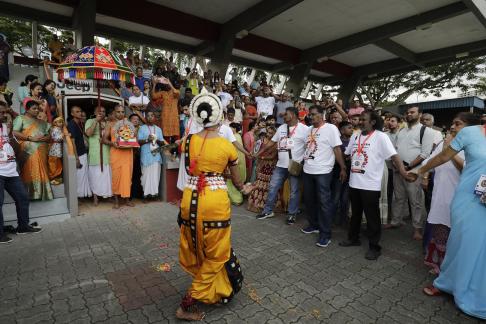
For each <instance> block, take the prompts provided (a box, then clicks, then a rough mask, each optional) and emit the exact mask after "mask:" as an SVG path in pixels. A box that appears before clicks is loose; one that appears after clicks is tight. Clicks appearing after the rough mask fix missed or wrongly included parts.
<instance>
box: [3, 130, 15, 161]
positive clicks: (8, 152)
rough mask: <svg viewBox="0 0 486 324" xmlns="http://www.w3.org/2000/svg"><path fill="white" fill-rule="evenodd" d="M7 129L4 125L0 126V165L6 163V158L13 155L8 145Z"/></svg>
mask: <svg viewBox="0 0 486 324" xmlns="http://www.w3.org/2000/svg"><path fill="white" fill-rule="evenodd" d="M5 138H8V129H7V127H5V125H4V124H0V163H7V162H8V156H9V155H13V150H12V147H11V146H10V144H9V143H8V139H7V140H5Z"/></svg>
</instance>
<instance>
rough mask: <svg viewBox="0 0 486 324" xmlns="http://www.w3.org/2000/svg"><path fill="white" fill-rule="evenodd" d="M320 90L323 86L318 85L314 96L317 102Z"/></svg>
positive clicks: (321, 84)
mask: <svg viewBox="0 0 486 324" xmlns="http://www.w3.org/2000/svg"><path fill="white" fill-rule="evenodd" d="M322 88H324V84H323V83H320V84H319V86H318V87H317V90H316V94H315V96H316V100H319V96H320V95H321V93H322Z"/></svg>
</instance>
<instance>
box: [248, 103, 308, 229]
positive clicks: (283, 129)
mask: <svg viewBox="0 0 486 324" xmlns="http://www.w3.org/2000/svg"><path fill="white" fill-rule="evenodd" d="M298 114H299V112H298V111H297V108H295V107H288V108H287V109H286V111H285V116H284V121H285V124H283V125H281V126H280V127H279V128H278V129H277V132H276V133H275V135H274V136H273V138H272V140H271V141H270V142H268V143H267V144H266V145H265V146H264V147H263V148H262V149H261V150H260V152H259V153H258V154H257V156H256V157H258V156H260V155H262V154H264V153H266V152H267V151H270V150H275V149H277V150H278V161H277V166H276V167H275V169H274V170H273V174H272V178H271V180H270V185H269V188H268V195H267V201H266V202H265V207H264V208H263V211H262V212H261V213H260V214H258V215H257V216H256V218H257V219H265V218H270V217H273V216H274V213H273V208H274V207H275V201H276V199H277V196H278V191H279V190H280V188H282V186H283V184H284V182H285V180H287V178H288V179H289V182H290V201H289V207H288V216H287V224H288V225H292V224H294V223H295V218H296V215H297V213H298V209H299V197H300V192H299V191H300V190H299V177H296V176H292V175H290V174H289V161H290V156H291V158H292V160H294V161H296V162H298V163H301V162H302V159H303V158H304V149H305V140H306V137H307V129H308V127H307V126H306V125H304V124H301V123H299V119H298Z"/></svg>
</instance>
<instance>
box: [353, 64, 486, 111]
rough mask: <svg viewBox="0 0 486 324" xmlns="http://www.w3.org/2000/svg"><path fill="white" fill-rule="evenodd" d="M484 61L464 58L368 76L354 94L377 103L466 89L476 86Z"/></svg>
mask: <svg viewBox="0 0 486 324" xmlns="http://www.w3.org/2000/svg"><path fill="white" fill-rule="evenodd" d="M483 62H484V58H471V59H463V60H458V61H455V62H452V63H449V64H442V65H438V66H434V67H429V68H425V69H422V70H417V71H413V72H410V73H401V74H397V75H393V76H388V77H385V78H381V79H376V80H368V81H365V82H364V83H362V84H361V85H360V86H359V87H358V89H357V96H358V97H359V98H360V100H361V101H363V100H364V101H365V102H366V101H367V102H369V103H370V104H371V106H373V107H378V106H389V105H399V104H402V103H404V102H405V100H407V98H409V97H410V96H411V95H413V94H421V95H425V96H428V95H433V96H437V97H440V96H441V93H442V92H443V91H444V90H445V89H449V90H451V91H453V92H455V91H457V90H460V91H462V92H466V91H467V90H469V89H471V88H474V87H475V84H476V82H477V80H478V75H479V74H480V73H481V72H484V67H483V66H482V63H483ZM485 90H486V83H485Z"/></svg>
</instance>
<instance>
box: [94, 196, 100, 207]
mask: <svg viewBox="0 0 486 324" xmlns="http://www.w3.org/2000/svg"><path fill="white" fill-rule="evenodd" d="M98 203H99V201H98V196H97V195H93V205H95V206H98Z"/></svg>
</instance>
